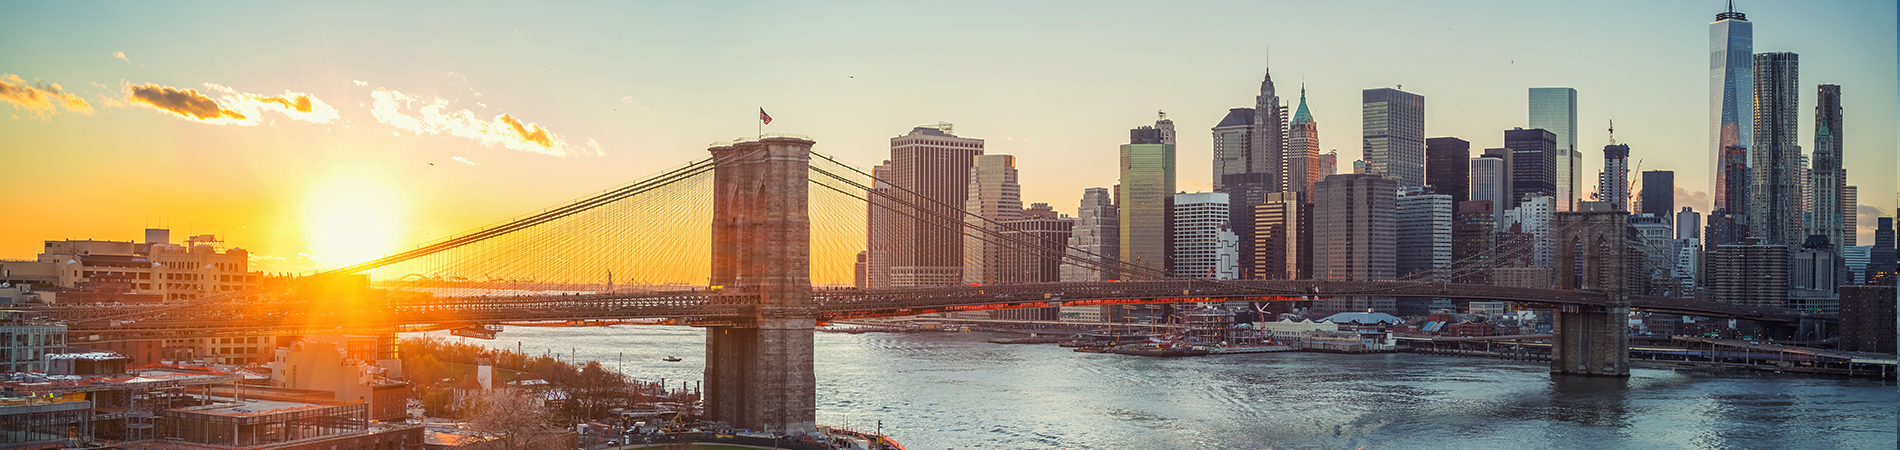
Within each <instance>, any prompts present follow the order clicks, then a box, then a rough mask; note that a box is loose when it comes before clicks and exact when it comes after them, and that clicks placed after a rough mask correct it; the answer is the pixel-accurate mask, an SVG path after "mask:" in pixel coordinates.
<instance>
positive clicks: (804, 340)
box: [704, 137, 818, 433]
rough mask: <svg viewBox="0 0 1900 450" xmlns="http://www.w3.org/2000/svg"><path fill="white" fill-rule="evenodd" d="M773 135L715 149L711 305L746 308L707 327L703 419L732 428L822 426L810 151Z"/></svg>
mask: <svg viewBox="0 0 1900 450" xmlns="http://www.w3.org/2000/svg"><path fill="white" fill-rule="evenodd" d="M813 143H814V142H813V141H810V140H807V139H799V138H787V137H769V138H764V139H761V140H758V141H750V142H739V143H735V144H732V145H729V146H718V147H713V148H710V149H707V151H710V152H712V155H713V160H714V169H713V221H712V280H711V284H712V285H713V286H723V288H724V290H723V291H721V292H723V294H724V295H721V296H718V297H715V299H716V300H715V301H720V302H730V303H738V304H742V305H745V310H744V311H745V312H743V313H741V314H740V316H739V317H737V318H735V320H733V321H732V323H723V324H717V325H713V326H708V327H707V328H706V387H705V391H704V392H705V404H706V413H707V416H708V417H710V418H711V419H712V420H718V421H723V422H726V423H727V424H728V425H731V426H733V427H735V428H742V429H751V430H759V431H767V432H780V433H800V432H809V431H815V430H816V423H815V421H816V415H817V406H818V405H817V403H818V390H817V384H818V383H817V378H816V375H814V374H813V372H812V331H813V330H812V325H813V323H814V321H815V319H816V317H817V315H816V311H815V310H814V309H813V308H812V306H811V223H810V221H809V219H808V218H807V214H808V212H809V211H810V210H809V209H808V208H807V206H806V201H807V198H806V194H807V190H806V188H807V186H808V183H807V182H808V176H809V173H810V165H811V146H812V144H813Z"/></svg>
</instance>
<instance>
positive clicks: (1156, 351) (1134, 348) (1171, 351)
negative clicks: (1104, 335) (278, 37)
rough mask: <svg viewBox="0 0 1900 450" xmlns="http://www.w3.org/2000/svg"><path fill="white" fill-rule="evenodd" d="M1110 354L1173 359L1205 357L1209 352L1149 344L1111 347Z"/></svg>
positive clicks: (1187, 347) (1176, 346)
mask: <svg viewBox="0 0 1900 450" xmlns="http://www.w3.org/2000/svg"><path fill="white" fill-rule="evenodd" d="M1108 352H1109V353H1114V354H1117V355H1135V356H1154V357H1162V358H1172V357H1177V356H1204V355H1207V354H1208V351H1207V349H1206V348H1204V347H1198V346H1196V347H1189V346H1179V345H1169V344H1161V343H1147V344H1135V345H1122V346H1116V347H1109V349H1108Z"/></svg>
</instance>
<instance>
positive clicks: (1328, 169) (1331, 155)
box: [1309, 150, 1339, 196]
mask: <svg viewBox="0 0 1900 450" xmlns="http://www.w3.org/2000/svg"><path fill="white" fill-rule="evenodd" d="M1336 173H1339V151H1338V150H1330V151H1327V152H1326V154H1324V155H1319V177H1318V178H1315V179H1313V183H1314V184H1318V183H1319V180H1324V179H1326V176H1327V175H1332V174H1336ZM1309 196H1310V195H1309Z"/></svg>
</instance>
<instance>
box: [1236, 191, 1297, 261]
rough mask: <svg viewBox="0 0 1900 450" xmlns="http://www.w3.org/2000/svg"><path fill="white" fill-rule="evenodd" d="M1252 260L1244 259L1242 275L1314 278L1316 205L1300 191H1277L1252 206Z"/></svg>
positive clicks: (1249, 242) (1247, 244) (1250, 243)
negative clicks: (1314, 219)
mask: <svg viewBox="0 0 1900 450" xmlns="http://www.w3.org/2000/svg"><path fill="white" fill-rule="evenodd" d="M1250 219H1251V221H1252V222H1253V231H1254V234H1253V236H1254V237H1253V240H1252V241H1243V242H1242V243H1241V245H1242V246H1243V247H1251V248H1252V250H1251V251H1249V252H1248V253H1249V254H1252V255H1253V256H1254V257H1253V259H1251V260H1246V259H1243V261H1244V262H1246V263H1247V264H1249V265H1247V266H1246V267H1244V268H1243V272H1242V276H1243V277H1245V278H1248V279H1262V280H1298V279H1308V278H1312V277H1313V205H1312V204H1311V203H1307V202H1306V196H1305V195H1304V194H1301V193H1298V192H1274V193H1271V194H1267V198H1266V201H1264V202H1261V203H1260V204H1259V205H1255V206H1254V207H1253V214H1252V217H1251V218H1250Z"/></svg>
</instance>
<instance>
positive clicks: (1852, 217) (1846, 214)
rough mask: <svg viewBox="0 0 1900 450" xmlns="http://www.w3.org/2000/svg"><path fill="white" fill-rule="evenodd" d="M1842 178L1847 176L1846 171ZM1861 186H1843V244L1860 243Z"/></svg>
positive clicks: (1851, 245) (1844, 245)
mask: <svg viewBox="0 0 1900 450" xmlns="http://www.w3.org/2000/svg"><path fill="white" fill-rule="evenodd" d="M1841 178H1847V174H1846V172H1845V171H1843V172H1842V174H1841ZM1859 202H1860V188H1858V187H1854V186H1841V246H1842V247H1853V246H1856V245H1860V204H1859Z"/></svg>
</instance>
